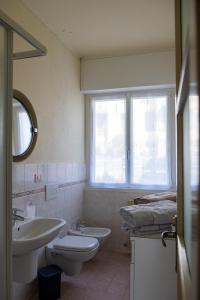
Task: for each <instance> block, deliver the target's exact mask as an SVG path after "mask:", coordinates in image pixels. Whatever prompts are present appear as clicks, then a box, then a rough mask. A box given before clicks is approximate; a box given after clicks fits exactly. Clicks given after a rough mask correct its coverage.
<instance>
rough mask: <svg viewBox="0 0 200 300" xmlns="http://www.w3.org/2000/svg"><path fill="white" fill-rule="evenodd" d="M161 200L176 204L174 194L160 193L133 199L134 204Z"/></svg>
mask: <svg viewBox="0 0 200 300" xmlns="http://www.w3.org/2000/svg"><path fill="white" fill-rule="evenodd" d="M161 200H171V201H174V202H176V192H162V193H156V194H150V195H145V196H142V197H138V198H135V199H133V201H134V204H147V203H150V202H156V201H161Z"/></svg>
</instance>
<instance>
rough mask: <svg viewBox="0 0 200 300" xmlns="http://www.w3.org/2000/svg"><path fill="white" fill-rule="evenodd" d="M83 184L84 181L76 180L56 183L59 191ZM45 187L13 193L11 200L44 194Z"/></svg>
mask: <svg viewBox="0 0 200 300" xmlns="http://www.w3.org/2000/svg"><path fill="white" fill-rule="evenodd" d="M85 182H86V181H85V180H78V181H72V182H64V183H58V188H59V189H61V188H65V187H68V186H73V185H77V184H82V183H85ZM52 183H54V182H52ZM55 183H56V182H55ZM49 184H51V183H49ZM45 186H46V184H45V185H44V186H43V187H40V188H35V189H33V190H29V191H25V192H20V193H13V194H12V198H13V199H14V198H20V197H25V196H29V195H34V194H40V193H44V192H45Z"/></svg>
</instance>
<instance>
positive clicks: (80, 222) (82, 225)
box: [75, 220, 85, 231]
mask: <svg viewBox="0 0 200 300" xmlns="http://www.w3.org/2000/svg"><path fill="white" fill-rule="evenodd" d="M84 223H85V222H84V221H81V220H78V221H77V222H76V226H75V227H76V230H78V231H80V229H81V227H85V225H84Z"/></svg>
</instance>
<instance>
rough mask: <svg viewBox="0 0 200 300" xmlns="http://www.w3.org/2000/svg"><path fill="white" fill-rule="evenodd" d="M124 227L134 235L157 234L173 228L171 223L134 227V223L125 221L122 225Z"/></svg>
mask: <svg viewBox="0 0 200 300" xmlns="http://www.w3.org/2000/svg"><path fill="white" fill-rule="evenodd" d="M122 229H124V230H126V231H128V232H129V233H130V234H132V235H134V236H141V235H147V234H148V235H149V234H157V233H161V232H163V231H166V230H170V229H171V224H161V225H149V226H148V225H145V226H141V227H132V224H130V223H128V222H124V223H123V225H122Z"/></svg>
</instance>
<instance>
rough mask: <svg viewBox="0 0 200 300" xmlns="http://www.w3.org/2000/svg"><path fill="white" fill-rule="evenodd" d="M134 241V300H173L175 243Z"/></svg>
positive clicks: (149, 240)
mask: <svg viewBox="0 0 200 300" xmlns="http://www.w3.org/2000/svg"><path fill="white" fill-rule="evenodd" d="M166 242H167V247H163V245H162V242H161V240H160V239H148V238H137V239H136V240H135V270H134V280H133V282H134V286H133V293H134V297H133V299H134V300H147V299H148V300H161V299H162V300H169V299H170V300H175V299H176V272H175V241H174V240H167V241H166Z"/></svg>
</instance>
